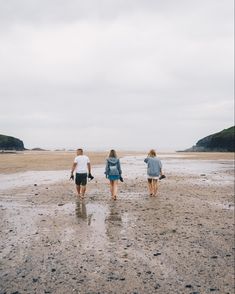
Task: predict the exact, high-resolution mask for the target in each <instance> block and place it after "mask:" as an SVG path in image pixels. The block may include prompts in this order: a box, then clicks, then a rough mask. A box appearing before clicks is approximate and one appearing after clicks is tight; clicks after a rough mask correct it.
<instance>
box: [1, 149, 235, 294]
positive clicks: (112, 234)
mask: <svg viewBox="0 0 235 294" xmlns="http://www.w3.org/2000/svg"><path fill="white" fill-rule="evenodd" d="M119 154H120V153H119ZM88 155H89V156H90V158H91V161H92V164H93V170H92V173H93V175H94V177H95V179H94V180H93V181H91V182H89V183H88V186H87V195H86V199H85V200H84V201H83V202H81V201H78V199H77V197H76V192H75V185H74V183H72V182H71V181H69V175H70V167H71V164H72V161H73V158H74V153H73V152H25V153H19V154H0V183H1V184H0V219H1V229H0V234H1V235H0V294H13V293H14V294H21V293H28V294H32V293H38V294H41V293H58V294H60V293H61V294H63V293H67V294H70V293H77V294H78V293H79V294H80V293H81V294H83V293H84V294H98V293H100V294H106V293H107V294H108V293H110V294H111V293H117V294H122V293H123V294H124V293H125V294H127V293H128V294H152V293H164V294H169V293H179V294H182V293H186V294H199V293H200V294H204V293H205V294H206V293H221V294H228V293H229V294H232V293H234V268H233V266H234V249H235V245H234V239H233V237H234V230H233V229H234V228H233V224H234V202H233V195H234V182H233V179H234V170H233V159H234V154H233V153H181V152H180V153H171V154H167V153H165V154H160V155H159V157H160V158H161V160H162V163H163V170H164V172H165V175H166V179H164V180H162V181H160V185H159V193H158V196H157V197H152V198H150V197H149V196H148V193H147V183H146V175H145V174H146V166H145V164H144V162H143V159H144V155H143V154H138V153H131V152H129V153H121V154H120V155H121V163H122V170H123V177H124V183H120V184H119V194H118V200H117V201H116V202H114V201H113V200H111V197H110V193H109V186H108V182H107V180H106V179H105V177H104V159H105V157H106V155H107V154H106V153H89V154H88Z"/></svg>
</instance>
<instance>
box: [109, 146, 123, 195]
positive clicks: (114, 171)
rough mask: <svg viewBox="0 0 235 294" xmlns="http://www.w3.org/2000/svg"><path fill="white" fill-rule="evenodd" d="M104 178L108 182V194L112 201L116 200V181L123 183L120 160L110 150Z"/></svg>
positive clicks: (113, 151) (114, 152)
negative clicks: (109, 193)
mask: <svg viewBox="0 0 235 294" xmlns="http://www.w3.org/2000/svg"><path fill="white" fill-rule="evenodd" d="M105 175H106V178H108V179H109V181H110V192H111V196H112V199H113V200H117V190H118V180H120V181H123V178H122V170H121V164H120V160H119V158H118V157H117V153H116V151H115V150H113V149H112V150H110V152H109V156H108V158H107V159H106V167H105Z"/></svg>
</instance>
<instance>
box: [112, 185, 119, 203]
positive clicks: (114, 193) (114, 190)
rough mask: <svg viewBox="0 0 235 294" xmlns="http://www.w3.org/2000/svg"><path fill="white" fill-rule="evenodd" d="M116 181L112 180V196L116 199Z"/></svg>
mask: <svg viewBox="0 0 235 294" xmlns="http://www.w3.org/2000/svg"><path fill="white" fill-rule="evenodd" d="M117 190H118V181H113V198H114V200H116V199H117Z"/></svg>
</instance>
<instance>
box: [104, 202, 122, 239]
mask: <svg viewBox="0 0 235 294" xmlns="http://www.w3.org/2000/svg"><path fill="white" fill-rule="evenodd" d="M105 223H106V235H107V236H108V238H109V240H110V241H111V242H116V241H117V240H118V239H119V238H120V234H121V231H122V217H121V213H120V207H119V206H118V205H117V203H113V204H111V205H110V213H109V215H108V216H107V217H106V219H105Z"/></svg>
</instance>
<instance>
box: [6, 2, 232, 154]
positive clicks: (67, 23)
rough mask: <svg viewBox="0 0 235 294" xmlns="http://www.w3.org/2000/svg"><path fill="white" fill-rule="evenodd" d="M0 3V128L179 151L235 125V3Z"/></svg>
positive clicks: (61, 140) (34, 138)
mask: <svg viewBox="0 0 235 294" xmlns="http://www.w3.org/2000/svg"><path fill="white" fill-rule="evenodd" d="M0 3H1V7H2V9H1V10H0V22H1V24H2V26H1V29H0V37H1V38H0V63H1V68H0V96H1V100H2V101H1V109H0V113H1V118H0V125H1V128H2V130H1V132H2V133H9V134H11V135H16V136H17V137H22V139H24V140H25V142H26V144H27V145H28V147H34V146H35V145H37V146H38V145H39V144H42V145H43V146H42V147H46V148H57V147H68V148H71V147H74V145H77V144H83V145H84V146H87V147H88V148H92V147H95V146H97V148H101V149H102V146H103V148H106V147H107V148H108V147H110V146H111V145H112V146H113V147H114V145H116V146H117V147H118V148H129V149H137V148H147V146H150V145H154V146H157V147H159V148H162V149H179V148H186V147H188V146H190V145H192V144H193V143H195V140H197V139H199V138H200V137H202V136H204V135H207V134H208V133H210V132H215V131H217V130H220V129H222V128H224V127H229V126H230V125H231V124H232V123H233V111H232V106H233V62H232V61H233V13H232V8H233V3H232V1H230V0H227V1H223V2H222V1H211V0H207V1H197V2H196V1H170V0H167V1H108V0H107V1H69V2H65V1H0ZM172 130H174V131H172ZM52 134H53V135H52ZM41 142H43V143H41ZM150 147H151V146H150Z"/></svg>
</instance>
